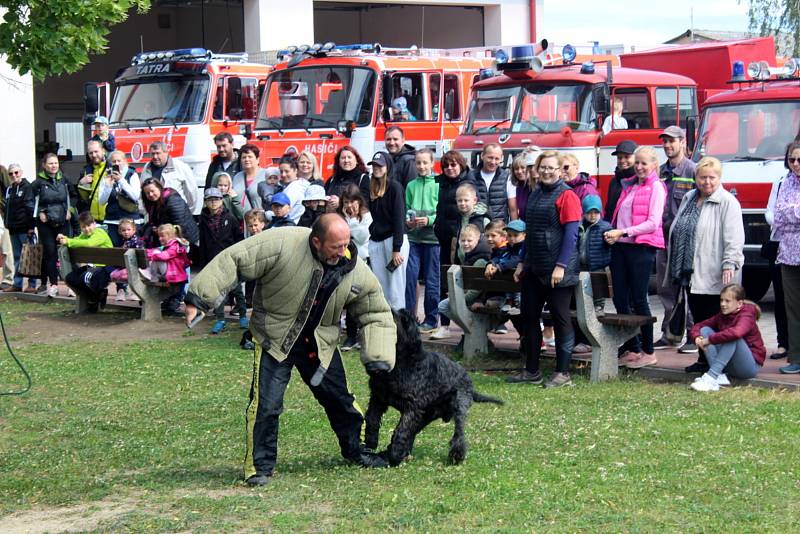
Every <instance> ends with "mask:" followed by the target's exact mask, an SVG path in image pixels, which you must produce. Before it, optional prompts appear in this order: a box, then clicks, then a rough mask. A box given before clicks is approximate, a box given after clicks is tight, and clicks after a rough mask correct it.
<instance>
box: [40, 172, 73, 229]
mask: <svg viewBox="0 0 800 534" xmlns="http://www.w3.org/2000/svg"><path fill="white" fill-rule="evenodd" d="M32 187H33V196H34V197H37V196H38V197H39V205H38V208H37V209H38V213H44V214H45V215H46V216H47V223H48V224H49V225H50V226H52V227H54V228H60V227H61V226H62V225H64V224H65V223H66V222H67V208H68V207H70V206H72V207H74V206H75V204H74V201H75V197H74V189H73V188H72V187H71V186H70V184H69V182H68V181H67V179H66V178H65V177H64V176H63V175H62V174H61V171H58V174H56V176H55V178H50V177H49V176H47V174H45V173H44V172H40V173H39V174H38V176H37V177H36V180H35V181H34V182H33V186H32ZM34 202H35V199H34ZM34 217H38V214H36V213H34Z"/></svg>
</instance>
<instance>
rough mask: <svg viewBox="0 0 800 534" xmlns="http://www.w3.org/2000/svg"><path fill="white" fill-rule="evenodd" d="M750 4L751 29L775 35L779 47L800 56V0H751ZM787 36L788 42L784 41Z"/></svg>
mask: <svg viewBox="0 0 800 534" xmlns="http://www.w3.org/2000/svg"><path fill="white" fill-rule="evenodd" d="M739 1H740V2H741V0H739ZM748 4H749V7H748V10H747V15H748V17H749V18H750V30H751V31H755V32H758V34H759V35H763V36H767V35H774V36H775V41H776V46H777V47H778V49H782V50H785V51H788V50H791V55H792V57H800V0H749V1H748ZM785 37H788V38H789V42H788V43H784V42H783V40H784V38H785Z"/></svg>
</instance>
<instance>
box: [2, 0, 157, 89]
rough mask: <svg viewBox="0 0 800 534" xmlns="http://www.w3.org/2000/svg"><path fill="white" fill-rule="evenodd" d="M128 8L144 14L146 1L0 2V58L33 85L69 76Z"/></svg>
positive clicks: (101, 47) (102, 45) (102, 47)
mask: <svg viewBox="0 0 800 534" xmlns="http://www.w3.org/2000/svg"><path fill="white" fill-rule="evenodd" d="M134 7H135V8H136V9H137V11H138V12H139V13H144V12H146V11H147V10H149V9H150V0H0V13H2V12H5V13H4V14H3V18H2V22H1V23H0V54H2V55H4V56H5V59H6V61H7V62H8V63H9V64H10V65H11V66H12V67H14V68H15V69H17V70H18V71H19V72H20V74H27V73H28V72H30V73H31V74H32V75H33V77H34V78H36V79H37V80H42V79H44V78H46V77H48V76H55V75H59V74H65V73H71V72H75V71H77V70H78V69H80V68H81V67H83V66H84V65H86V64H87V63H88V62H89V54H99V53H101V52H103V51H104V50H105V49H106V47H107V45H108V39H107V35H108V33H109V27H110V26H112V25H114V24H118V23H120V22H122V21H124V20H125V19H127V18H128V12H129V11H130V10H131V9H132V8H134Z"/></svg>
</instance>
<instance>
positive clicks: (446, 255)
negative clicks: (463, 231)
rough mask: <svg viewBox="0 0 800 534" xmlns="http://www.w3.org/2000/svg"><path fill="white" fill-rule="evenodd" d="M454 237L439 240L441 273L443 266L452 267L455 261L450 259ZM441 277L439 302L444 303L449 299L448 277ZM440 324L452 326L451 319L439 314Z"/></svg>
mask: <svg viewBox="0 0 800 534" xmlns="http://www.w3.org/2000/svg"><path fill="white" fill-rule="evenodd" d="M453 239H455V238H454V237H453V236H445V237H444V238H443V239H440V240H439V271H440V273H441V269H442V265H451V264H452V263H453V261H452V260H451V259H450V254H451V253H452V250H451V248H452V247H453ZM439 277H440V278H441V283H440V284H439V302H441V301H443V300H444V299H446V298H447V277H446V276H445V275H442V274H440V275H439ZM439 322H440V323H441V324H442V326H449V325H450V318H449V317H447V316H445V315H442V314H439Z"/></svg>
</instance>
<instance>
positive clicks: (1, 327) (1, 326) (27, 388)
mask: <svg viewBox="0 0 800 534" xmlns="http://www.w3.org/2000/svg"><path fill="white" fill-rule="evenodd" d="M0 330H2V331H3V341H4V342H5V344H6V348H7V349H8V352H9V354H11V357H12V358H14V361H15V362H17V365H18V366H19V368H20V369H22V374H24V375H25V380H27V381H28V385H27V386H25V389H21V390H19V391H2V392H0V397H2V396H7V395H24V394H25V393H27V392H28V391H30V389H31V375H30V374H28V370H27V369H25V366H24V365H22V362H21V361H19V358H17V355H16V354H14V351H13V350H11V344H10V343H9V342H8V336H7V335H6V327H5V325H4V324H3V314H2V313H0Z"/></svg>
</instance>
